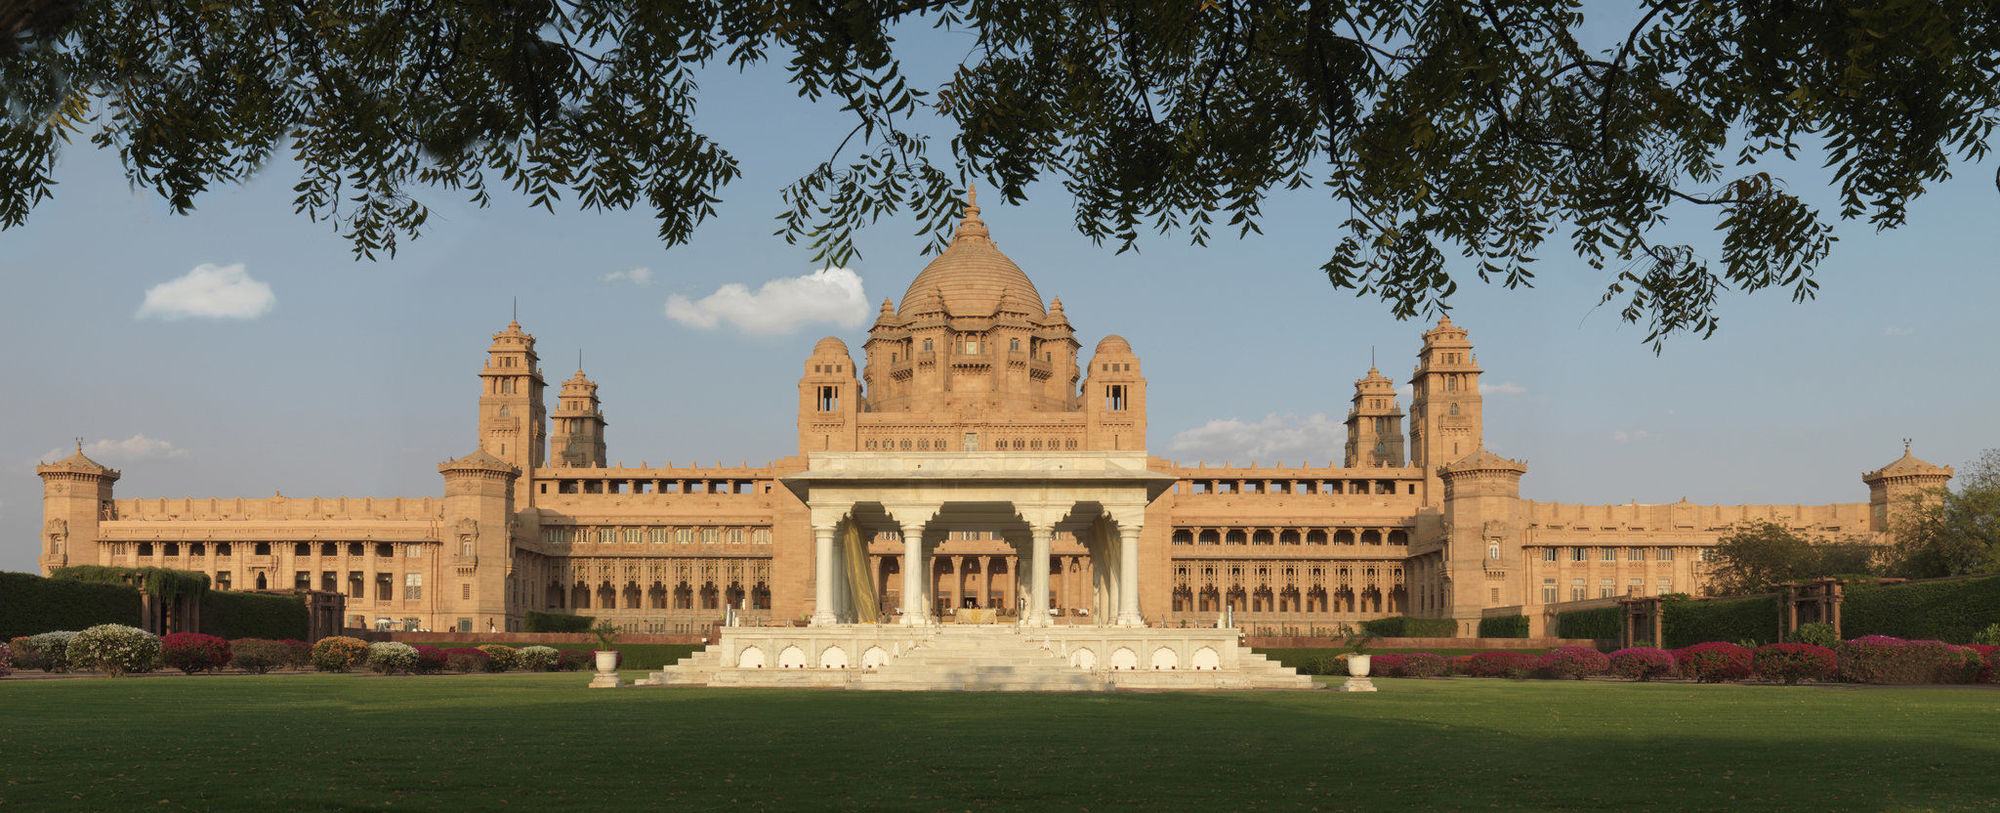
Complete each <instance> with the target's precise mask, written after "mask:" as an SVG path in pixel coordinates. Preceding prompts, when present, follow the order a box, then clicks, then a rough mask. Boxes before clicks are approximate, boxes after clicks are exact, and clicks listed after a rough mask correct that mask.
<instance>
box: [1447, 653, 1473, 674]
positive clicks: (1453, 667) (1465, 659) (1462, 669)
mask: <svg viewBox="0 0 2000 813" xmlns="http://www.w3.org/2000/svg"><path fill="white" fill-rule="evenodd" d="M1444 673H1445V674H1447V675H1470V674H1472V656H1471V655H1453V656H1451V657H1449V658H1445V659H1444Z"/></svg>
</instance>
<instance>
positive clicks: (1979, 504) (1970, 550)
mask: <svg viewBox="0 0 2000 813" xmlns="http://www.w3.org/2000/svg"><path fill="white" fill-rule="evenodd" d="M1954 479H1955V480H1956V481H1957V482H1958V483H1959V488H1958V490H1956V491H1953V490H1951V489H1950V488H1948V487H1947V488H1943V489H1938V490H1936V491H1933V492H1930V493H1928V494H1924V495H1920V496H1918V497H1916V498H1913V499H1912V500H1911V502H1910V505H1909V506H1908V507H1907V509H1906V510H1905V511H1904V512H1903V513H1902V515H1901V518H1900V519H1899V520H1898V521H1897V523H1896V527H1895V528H1894V529H1893V532H1894V534H1895V537H1896V554H1897V562H1896V566H1895V571H1896V573H1897V575H1901V576H1908V577H1911V578H1919V579H1921V578H1930V577H1934V576H1957V575H1962V574H1966V573H1995V572H2000V449H1988V450H1986V453H1985V454H1983V455H1981V456H1980V458H1979V461H1978V462H1976V463H1973V464H1971V465H1969V466H1966V467H1965V470H1963V471H1960V472H1958V474H1957V476H1956V477H1955V478H1954Z"/></svg>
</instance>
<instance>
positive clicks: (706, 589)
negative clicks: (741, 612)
mask: <svg viewBox="0 0 2000 813" xmlns="http://www.w3.org/2000/svg"><path fill="white" fill-rule="evenodd" d="M721 601H722V591H720V590H717V589H715V582H702V584H701V608H702V609H704V610H717V609H721V607H720V606H718V605H719V603H720V602H721Z"/></svg>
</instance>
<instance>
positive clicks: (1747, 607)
mask: <svg viewBox="0 0 2000 813" xmlns="http://www.w3.org/2000/svg"><path fill="white" fill-rule="evenodd" d="M1779 603H1780V602H1779V600H1778V598H1777V597H1776V596H1759V597H1756V598H1740V599H1723V600H1719V601H1691V600H1688V599H1684V598H1670V599H1667V600H1666V601H1665V602H1662V606H1661V611H1662V612H1664V613H1666V617H1665V618H1663V619H1661V623H1660V626H1661V636H1662V637H1664V638H1666V640H1665V641H1661V642H1659V643H1660V646H1661V648H1663V649H1682V648H1686V647H1690V646H1694V645H1695V644H1703V643H1708V642H1711V641H1723V642H1727V643H1737V642H1741V641H1754V642H1756V643H1758V644H1775V643H1778V605H1779ZM1613 612H1614V613H1615V612H1616V611H1615V610H1614V611H1613ZM1613 634H1614V635H1615V634H1616V633H1615V632H1614V633H1613ZM1564 637H1568V636H1564Z"/></svg>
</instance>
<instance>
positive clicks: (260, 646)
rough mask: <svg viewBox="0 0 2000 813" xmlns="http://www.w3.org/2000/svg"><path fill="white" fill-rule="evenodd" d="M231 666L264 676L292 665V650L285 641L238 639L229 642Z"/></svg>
mask: <svg viewBox="0 0 2000 813" xmlns="http://www.w3.org/2000/svg"><path fill="white" fill-rule="evenodd" d="M229 665H230V666H234V667H236V668H238V669H241V670H243V671H245V672H249V673H251V674H254V675H262V674H266V673H268V672H270V671H271V670H273V669H283V668H286V667H289V666H291V665H292V648H291V647H289V646H286V645H285V642H283V641H271V640H266V639H263V638H238V639H236V640H234V641H230V642H229Z"/></svg>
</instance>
